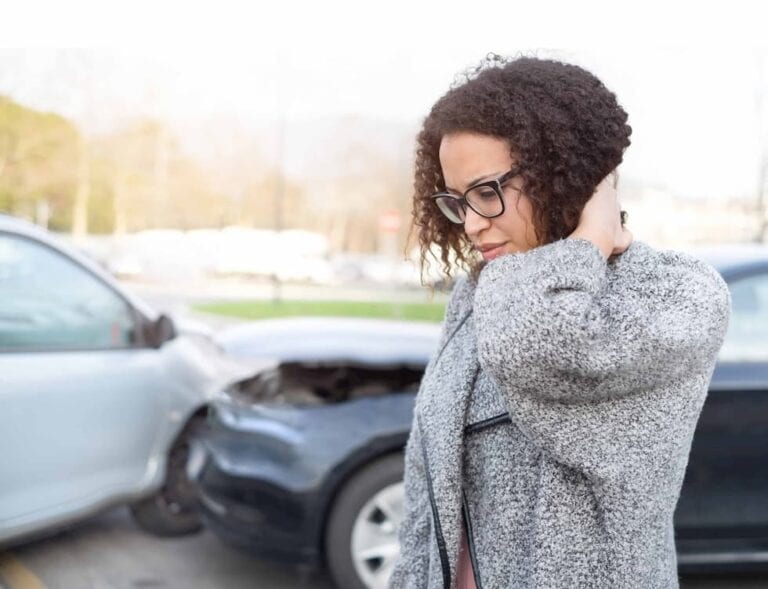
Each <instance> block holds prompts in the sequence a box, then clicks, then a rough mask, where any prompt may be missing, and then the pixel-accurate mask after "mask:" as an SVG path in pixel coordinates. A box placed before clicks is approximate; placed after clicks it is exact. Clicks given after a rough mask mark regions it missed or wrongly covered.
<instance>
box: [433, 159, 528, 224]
mask: <svg viewBox="0 0 768 589" xmlns="http://www.w3.org/2000/svg"><path fill="white" fill-rule="evenodd" d="M518 175H520V168H513V169H511V170H510V171H509V172H507V173H506V174H503V175H502V176H499V177H498V178H496V179H494V180H487V181H485V182H480V183H479V184H475V185H474V186H470V187H469V188H468V189H467V191H466V192H465V193H464V194H463V195H462V196H456V195H455V194H451V193H450V192H438V193H437V194H433V195H432V197H431V198H432V199H434V201H435V204H436V205H437V208H439V209H440V212H442V213H443V214H444V215H445V216H446V217H447V218H448V219H449V220H450V221H451V222H453V223H464V220H465V219H466V218H467V207H469V208H470V209H472V210H473V211H475V212H476V213H477V214H478V215H480V216H481V217H486V218H487V219H493V218H494V217H498V216H500V215H503V214H504V199H503V198H502V188H504V184H506V183H507V182H509V181H510V180H511V179H512V178H514V177H515V176H518Z"/></svg>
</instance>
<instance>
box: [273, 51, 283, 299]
mask: <svg viewBox="0 0 768 589" xmlns="http://www.w3.org/2000/svg"><path fill="white" fill-rule="evenodd" d="M278 51H280V53H279V54H278V60H277V68H278V69H277V108H278V110H279V112H278V122H277V154H276V155H277V165H276V169H277V170H276V176H275V186H274V193H273V195H274V207H273V209H274V218H273V223H274V230H275V239H276V240H278V239H280V232H281V231H282V230H283V204H284V202H285V180H284V174H283V164H284V161H285V110H286V106H285V84H284V79H285V78H284V70H285V56H284V54H283V50H282V49H278ZM274 255H276V256H277V260H278V261H279V260H280V258H281V255H282V253H281V252H280V251H279V249H278V251H276V252H274ZM281 300H282V285H281V283H280V277H279V276H278V274H277V267H276V265H273V266H272V302H273V303H274V304H278V303H280V302H281Z"/></svg>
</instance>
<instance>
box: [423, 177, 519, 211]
mask: <svg viewBox="0 0 768 589" xmlns="http://www.w3.org/2000/svg"><path fill="white" fill-rule="evenodd" d="M521 172H522V168H520V167H517V168H512V169H511V170H509V171H508V172H505V173H504V174H502V175H501V176H499V177H498V178H494V179H492V180H484V181H483V182H478V183H477V184H473V185H472V186H470V187H469V188H467V189H466V190H465V191H464V194H462V195H461V196H456V195H455V194H451V193H450V192H447V191H445V190H444V191H442V192H437V193H435V194H433V195H432V196H430V197H429V198H431V199H432V200H433V201H434V203H435V206H436V207H437V210H438V211H440V212H441V213H442V214H443V216H444V217H445V218H446V219H448V220H449V221H450V222H451V223H453V224H454V225H463V224H464V222H465V221H454V220H453V219H451V218H450V217H448V215H446V214H445V213H444V212H443V210H442V209H441V208H440V207H439V206H438V204H437V199H438V198H451V199H453V200H455V201H458V202H459V204H460V205H462V208H463V209H464V218H465V219H466V216H467V207H469V208H470V209H472V210H473V211H474V212H475V213H476V214H478V215H480V216H481V217H484V218H486V219H495V218H496V217H500V216H501V215H503V214H504V211H505V210H506V205H505V204H504V192H503V189H504V185H505V184H506V183H507V182H509V181H510V180H511V179H512V178H514V177H515V176H519V175H520V173H521ZM484 186H487V187H489V188H492V189H493V191H494V192H495V193H496V196H497V197H498V199H499V202H501V211H500V212H499V213H496V214H495V215H484V214H483V213H481V212H480V211H478V210H477V209H475V207H473V206H472V204H471V203H470V202H469V201H468V200H467V194H469V193H470V192H471V191H473V190H476V189H477V188H482V187H484Z"/></svg>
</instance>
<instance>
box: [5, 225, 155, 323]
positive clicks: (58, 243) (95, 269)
mask: <svg viewBox="0 0 768 589" xmlns="http://www.w3.org/2000/svg"><path fill="white" fill-rule="evenodd" d="M0 232H7V233H15V234H16V235H21V236H22V237H26V238H29V239H32V240H34V241H39V242H41V243H43V244H45V245H47V246H48V247H50V248H52V249H54V250H56V251H59V252H61V253H63V254H65V255H66V256H68V257H69V258H72V259H73V260H74V261H75V262H77V263H78V264H80V265H81V266H83V267H85V269H86V270H88V271H89V272H91V273H92V274H95V275H96V276H97V277H98V278H99V279H101V280H102V281H104V282H105V283H107V285H109V286H110V287H111V288H112V289H113V290H115V291H116V292H117V293H118V294H119V295H120V296H121V297H123V298H124V299H126V300H127V301H128V302H129V303H130V304H131V305H133V306H134V307H135V308H137V309H138V310H140V311H141V312H142V313H143V314H144V315H145V316H146V317H148V318H150V319H152V318H155V317H156V316H157V312H156V311H155V310H154V309H152V308H151V307H150V306H149V305H147V304H146V303H145V302H144V301H142V300H141V299H138V298H137V297H134V296H133V295H131V293H129V292H126V291H125V289H123V288H122V287H121V286H120V284H119V283H118V282H117V280H115V278H114V277H113V276H112V275H111V274H110V273H109V272H107V271H105V270H104V269H103V268H102V267H101V266H99V265H98V264H97V263H96V262H95V261H94V260H92V259H91V258H90V257H88V256H87V255H85V254H83V253H82V252H80V251H78V250H77V249H75V248H73V247H71V246H69V245H68V244H66V243H65V242H64V241H63V240H61V239H58V238H57V237H56V236H55V235H54V234H52V233H51V232H50V231H47V230H46V229H43V228H42V227H39V226H38V225H35V224H34V223H30V222H29V221H26V220H24V219H19V218H18V217H12V216H10V215H5V214H2V213H0Z"/></svg>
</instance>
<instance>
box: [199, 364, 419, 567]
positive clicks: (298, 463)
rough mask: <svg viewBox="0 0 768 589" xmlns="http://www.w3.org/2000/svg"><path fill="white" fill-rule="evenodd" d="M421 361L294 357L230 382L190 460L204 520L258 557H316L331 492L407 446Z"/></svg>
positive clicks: (307, 561)
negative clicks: (361, 471)
mask: <svg viewBox="0 0 768 589" xmlns="http://www.w3.org/2000/svg"><path fill="white" fill-rule="evenodd" d="M424 369H425V363H412V362H406V363H387V364H366V363H361V362H358V361H344V360H339V361H330V360H323V361H321V362H313V361H306V360H304V361H289V362H283V363H276V364H273V365H271V366H268V367H264V368H262V369H261V370H259V371H258V372H257V373H256V374H254V375H253V376H251V377H250V378H247V379H244V380H241V381H239V382H238V383H236V384H235V385H232V386H230V387H229V388H228V389H227V391H226V393H225V394H224V395H222V396H221V397H220V398H219V400H218V401H217V402H215V403H214V404H213V406H212V407H211V410H210V414H209V416H208V420H207V426H208V427H207V430H206V431H205V433H204V434H203V435H201V436H200V437H199V438H198V440H197V442H196V443H195V445H194V447H193V452H192V455H191V457H190V461H189V464H188V473H189V475H190V478H191V479H192V480H193V484H194V485H195V488H196V493H197V495H198V497H199V505H200V509H201V512H202V514H203V517H204V519H205V523H206V525H207V526H208V527H209V528H210V529H211V530H212V531H213V532H214V533H215V534H217V535H218V536H219V537H221V538H222V539H223V540H225V541H227V542H228V543H230V544H234V545H236V546H239V547H242V548H245V549H247V550H249V551H250V552H252V553H255V554H256V555H258V556H260V557H262V558H267V559H270V560H277V561H282V562H288V563H293V564H301V565H306V566H310V567H316V566H318V565H320V564H321V554H322V548H321V547H322V536H323V525H324V521H325V514H326V513H327V511H328V510H329V506H330V505H331V503H332V501H333V498H334V496H335V494H336V493H337V491H338V489H339V488H340V486H341V485H342V484H343V482H344V481H345V480H346V479H347V478H348V477H349V476H351V475H352V473H354V472H355V471H357V470H358V469H359V468H361V467H362V466H363V465H365V464H367V463H369V462H370V461H371V460H373V459H375V458H377V457H380V456H383V455H386V454H390V453H392V452H400V451H402V449H403V448H404V446H405V443H406V441H407V439H408V433H409V430H410V425H411V420H412V415H413V406H414V400H415V397H416V392H417V390H418V387H419V382H420V380H421V377H422V375H423V372H424Z"/></svg>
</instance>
